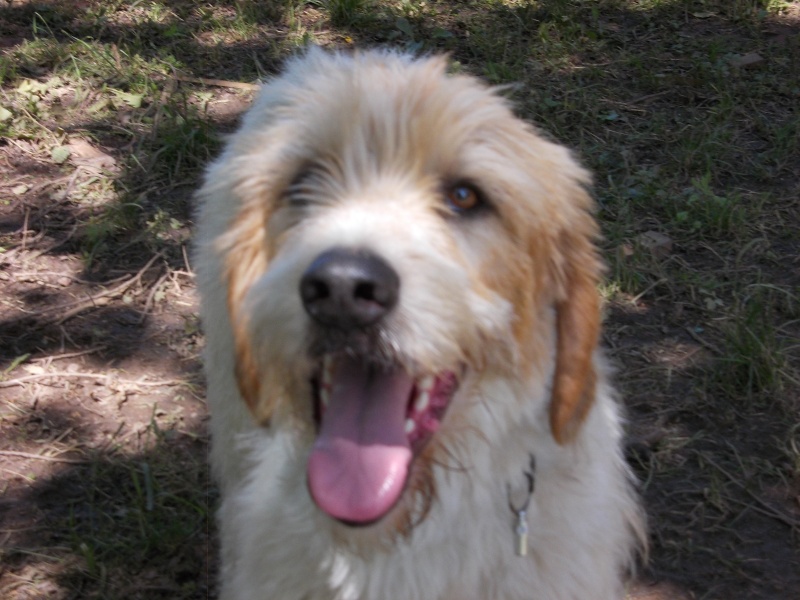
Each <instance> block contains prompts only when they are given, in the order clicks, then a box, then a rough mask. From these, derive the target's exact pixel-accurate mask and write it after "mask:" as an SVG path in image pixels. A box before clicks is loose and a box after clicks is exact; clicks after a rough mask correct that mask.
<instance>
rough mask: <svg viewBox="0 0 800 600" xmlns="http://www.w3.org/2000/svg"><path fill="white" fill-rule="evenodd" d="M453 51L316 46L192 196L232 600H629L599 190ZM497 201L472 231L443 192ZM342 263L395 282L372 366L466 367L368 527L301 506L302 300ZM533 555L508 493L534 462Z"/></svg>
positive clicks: (630, 520) (629, 507)
mask: <svg viewBox="0 0 800 600" xmlns="http://www.w3.org/2000/svg"><path fill="white" fill-rule="evenodd" d="M446 69H447V63H446V61H445V59H443V58H441V57H433V58H426V59H412V58H411V57H409V56H406V55H402V54H395V53H391V52H380V51H373V52H364V53H356V54H354V55H352V56H349V55H344V54H326V53H323V52H321V51H312V52H310V53H309V54H308V55H307V56H305V57H303V58H300V59H296V60H294V61H292V62H291V64H290V65H289V68H288V70H287V72H286V74H284V75H283V76H281V77H279V78H276V79H275V80H274V81H272V82H270V83H269V84H267V85H266V86H265V87H264V89H263V90H262V92H261V95H260V97H259V99H258V100H257V101H256V103H255V105H254V107H253V108H252V109H251V111H250V112H249V113H248V114H247V115H246V117H245V119H244V122H243V125H242V128H241V129H240V130H239V131H238V132H237V133H236V134H234V135H233V136H232V137H231V139H230V141H229V143H228V146H227V148H226V150H225V152H224V153H223V155H222V156H221V157H220V158H219V159H218V160H217V161H215V163H214V164H212V165H211V167H210V168H209V170H208V173H207V175H206V180H205V184H204V186H203V188H202V190H201V191H200V192H199V194H198V198H199V200H200V202H201V206H200V211H199V219H198V223H199V226H198V241H197V252H196V257H197V264H198V285H199V289H200V293H201V296H202V300H203V319H204V323H205V327H206V331H207V338H208V353H207V365H206V372H207V375H208V382H209V402H210V404H211V409H212V422H211V429H212V442H213V445H212V466H213V468H214V473H215V476H216V477H217V479H218V481H219V483H220V485H221V488H222V496H223V502H222V506H221V509H220V525H221V537H222V569H221V573H222V575H221V580H222V598H223V599H224V600H245V599H246V600H262V599H264V600H266V599H268V598H269V599H280V600H293V599H296V600H301V599H302V600H334V599H336V600H384V599H385V600H478V599H482V600H486V599H488V598H492V599H495V600H515V599H519V600H522V599H530V598H537V599H538V600H579V599H580V600H585V599H586V598H596V599H598V600H612V599H616V600H620V599H621V598H622V593H623V581H624V575H625V572H626V569H628V568H629V567H630V564H631V560H632V556H633V554H634V550H635V547H636V546H637V544H638V543H639V542H641V539H642V536H643V531H644V526H643V522H642V519H641V515H640V510H639V507H638V503H637V501H636V498H635V494H634V493H633V492H632V489H631V475H630V473H629V470H628V469H627V467H626V465H625V463H624V460H623V458H622V453H621V449H620V444H621V442H620V436H621V418H620V416H619V410H618V407H617V405H616V402H615V400H614V394H613V391H612V389H611V387H610V385H609V383H608V376H607V368H606V367H605V364H604V361H603V358H602V355H601V353H600V352H599V350H598V348H597V344H598V338H599V331H600V305H599V297H598V294H597V284H598V282H599V281H600V277H601V275H602V269H603V267H602V263H601V261H600V259H599V256H598V252H597V249H596V247H595V240H596V239H597V237H598V228H597V225H596V223H595V221H594V219H593V215H592V211H593V210H594V206H593V202H592V200H591V197H590V195H589V193H588V191H587V186H588V184H589V180H590V178H589V175H588V174H587V172H586V171H585V170H584V169H582V168H581V167H580V166H579V165H578V164H577V162H576V161H575V160H574V159H573V158H572V156H571V155H570V153H569V152H568V151H567V150H565V149H564V148H563V147H561V146H558V145H556V144H554V143H552V142H549V141H547V140H545V139H544V138H543V137H542V135H541V134H540V133H539V132H537V131H536V130H535V129H534V128H533V127H531V126H530V125H528V124H526V123H524V122H523V121H521V120H519V119H517V118H516V117H515V116H514V115H513V113H512V111H511V110H510V108H509V106H508V104H507V102H506V101H505V100H504V99H502V98H501V97H500V96H498V94H497V93H496V92H495V91H494V90H492V89H490V88H488V87H486V86H485V85H483V84H481V83H480V82H478V81H477V80H475V79H473V78H471V77H468V76H464V75H448V74H447V73H446ZM463 182H466V183H469V184H470V185H473V186H475V187H476V188H477V189H478V190H480V192H481V193H482V194H483V195H484V196H485V198H486V201H487V203H488V205H487V206H486V207H484V209H483V210H482V212H476V213H474V214H466V215H460V214H456V213H454V212H453V211H452V210H451V209H450V208H449V207H448V206H447V203H446V201H445V196H446V194H445V191H446V190H447V189H449V188H448V186H453V185H455V184H459V183H463ZM336 247H347V248H360V249H361V248H363V249H368V250H369V251H370V252H372V253H375V254H376V255H379V256H380V257H381V258H382V259H384V260H385V261H386V262H387V263H389V264H390V265H391V266H392V268H393V269H395V270H396V271H397V273H398V276H399V278H400V280H401V287H400V290H401V292H400V297H399V301H398V303H397V306H396V307H394V308H393V309H392V311H391V313H390V314H389V315H388V316H387V317H386V318H385V322H384V323H382V325H381V337H380V338H378V340H377V341H376V342H375V344H376V347H375V352H378V353H381V355H382V356H383V360H387V361H392V362H394V363H396V364H397V365H399V366H401V367H402V368H403V369H404V370H406V371H407V373H408V374H409V375H411V376H413V377H415V378H418V377H421V376H423V375H425V374H435V373H440V372H443V371H449V372H454V373H457V374H458V380H459V386H458V391H457V392H456V394H455V395H454V397H453V399H452V400H451V402H450V406H449V408H448V412H447V414H446V416H445V417H444V419H443V420H442V422H441V426H440V429H439V430H438V431H437V432H436V433H435V434H434V436H433V438H432V439H431V440H430V442H429V443H428V445H427V446H426V447H425V448H424V449H423V450H422V451H421V452H420V453H419V455H418V456H417V457H416V458H415V459H414V461H413V463H412V470H411V473H410V475H409V477H408V480H407V482H406V488H405V491H404V492H403V494H402V496H401V497H400V499H399V501H398V502H397V504H396V506H394V507H393V508H392V509H391V511H390V512H389V513H388V514H386V515H385V516H384V517H383V518H382V519H381V520H380V521H378V522H377V523H374V524H371V525H369V526H364V527H356V528H353V527H349V526H347V525H344V524H342V523H339V522H337V521H335V520H333V519H331V518H330V517H328V516H327V515H326V514H324V513H323V512H322V511H321V510H320V509H318V508H317V506H316V505H315V504H314V502H313V501H312V499H311V497H310V495H309V492H308V489H307V485H306V472H305V468H306V467H305V465H306V461H307V459H308V456H309V452H310V447H311V445H312V444H313V441H314V437H315V435H316V431H315V425H314V422H313V419H312V414H313V411H312V399H311V396H312V385H311V383H310V380H311V378H312V377H313V376H314V373H315V369H318V368H319V365H318V361H319V357H318V356H315V355H314V352H313V351H312V348H311V346H310V345H311V344H312V342H313V339H314V334H313V328H312V327H311V325H310V322H309V316H308V315H307V314H306V313H305V311H304V309H303V306H302V302H301V301H300V297H299V292H298V290H299V282H300V278H301V277H302V274H303V273H304V271H305V270H306V269H307V268H308V266H309V264H311V262H312V261H313V260H314V258H315V257H317V256H318V255H320V253H322V252H324V251H326V250H328V249H330V248H336ZM531 457H533V458H534V459H535V461H536V465H537V471H536V491H535V493H534V495H533V496H532V498H531V507H530V510H529V512H528V524H529V527H530V530H531V533H530V552H529V553H528V556H527V557H525V558H522V557H517V556H514V553H513V547H514V514H513V513H512V512H511V509H510V508H509V497H508V494H509V490H511V491H513V492H515V493H516V494H518V493H519V489H520V488H521V486H524V483H525V481H526V480H525V475H524V472H525V470H526V469H527V468H528V465H529V463H530V459H531Z"/></svg>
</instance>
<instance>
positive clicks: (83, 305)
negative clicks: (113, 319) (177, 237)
mask: <svg viewBox="0 0 800 600" xmlns="http://www.w3.org/2000/svg"><path fill="white" fill-rule="evenodd" d="M161 256H163V254H162V253H161V252H159V253H158V254H156V255H155V256H153V257H152V258H151V259H150V260H148V261H147V264H146V265H145V266H144V267H142V268H141V269H139V272H138V273H136V275H135V276H134V277H132V278H131V279H128V280H127V281H125V282H123V283H121V284H120V285H118V286H117V287H115V288H112V289H110V290H106V291H104V292H101V293H99V294H95V295H94V296H90V297H89V298H87V299H86V300H81V301H79V303H78V305H77V306H75V308H72V309H70V310H68V311H67V312H66V313H65V314H63V315H62V316H61V318H59V319H58V320H57V321H56V322H55V323H56V325H61V324H62V323H63V322H64V321H66V320H68V319H71V318H72V317H74V316H75V315H77V314H80V313H82V312H83V311H84V310H86V309H87V308H91V307H92V306H95V305H96V304H97V300H99V299H101V298H106V297H108V296H114V295H118V294H121V293H122V292H124V291H125V290H127V289H128V288H129V287H131V286H133V284H135V283H138V282H140V281H141V279H142V275H144V274H145V273H146V272H147V270H148V269H149V268H150V267H151V266H153V263H154V262H155V261H156V260H158V259H159V258H160V257H161Z"/></svg>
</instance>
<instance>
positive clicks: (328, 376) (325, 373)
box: [322, 354, 333, 387]
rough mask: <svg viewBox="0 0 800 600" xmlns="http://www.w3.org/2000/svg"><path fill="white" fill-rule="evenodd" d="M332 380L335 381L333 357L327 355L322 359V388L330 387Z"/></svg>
mask: <svg viewBox="0 0 800 600" xmlns="http://www.w3.org/2000/svg"><path fill="white" fill-rule="evenodd" d="M332 379H333V357H332V356H331V355H330V354H326V355H325V356H324V357H323V358H322V387H328V386H330V385H331V380H332Z"/></svg>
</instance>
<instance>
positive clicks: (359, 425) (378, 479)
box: [308, 358, 414, 523]
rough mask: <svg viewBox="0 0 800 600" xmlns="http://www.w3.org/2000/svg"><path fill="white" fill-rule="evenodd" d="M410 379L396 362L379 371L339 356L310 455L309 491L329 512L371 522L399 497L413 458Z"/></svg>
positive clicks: (357, 521) (350, 520)
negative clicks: (407, 430) (409, 434)
mask: <svg viewBox="0 0 800 600" xmlns="http://www.w3.org/2000/svg"><path fill="white" fill-rule="evenodd" d="M413 385H414V382H413V380H412V379H411V378H410V377H409V376H408V375H407V374H406V373H405V372H404V371H403V370H402V369H399V368H394V369H391V370H386V371H382V370H377V369H375V368H373V367H368V366H366V365H364V364H363V363H362V362H359V361H357V360H355V359H352V358H342V359H340V360H339V361H338V365H337V366H336V368H335V370H334V375H333V389H332V390H331V397H330V403H329V404H328V407H327V408H326V409H325V411H324V413H323V416H322V424H321V426H320V432H319V435H318V436H317V441H316V443H315V444H314V448H313V449H312V451H311V457H310V458H309V460H308V485H309V488H310V490H311V496H312V497H313V498H314V501H315V502H316V503H317V506H319V507H320V508H321V509H322V510H324V511H325V512H326V513H328V514H329V515H330V516H332V517H334V518H336V519H340V520H342V521H349V522H353V523H369V522H371V521H375V520H376V519H379V518H381V517H382V516H383V515H385V514H386V513H387V512H389V510H390V509H391V508H392V506H394V504H395V502H396V501H397V499H398V498H399V497H400V494H401V493H402V491H403V486H404V485H405V481H406V476H407V474H408V465H409V463H410V462H411V448H410V447H409V444H408V438H407V436H406V434H405V430H404V426H405V419H406V412H407V405H408V398H409V395H410V394H411V389H412V387H413Z"/></svg>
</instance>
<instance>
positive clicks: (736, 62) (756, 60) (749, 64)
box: [730, 52, 764, 69]
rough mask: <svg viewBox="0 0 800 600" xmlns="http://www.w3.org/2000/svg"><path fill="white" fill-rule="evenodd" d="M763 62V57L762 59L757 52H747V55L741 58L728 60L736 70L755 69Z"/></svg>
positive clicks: (736, 57)
mask: <svg viewBox="0 0 800 600" xmlns="http://www.w3.org/2000/svg"><path fill="white" fill-rule="evenodd" d="M763 62H764V57H762V56H761V55H760V54H759V53H758V52H748V53H747V54H743V55H741V56H734V57H733V58H731V60H730V63H731V66H732V67H736V68H737V69H750V68H753V67H757V66H758V65H760V64H761V63H763Z"/></svg>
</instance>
